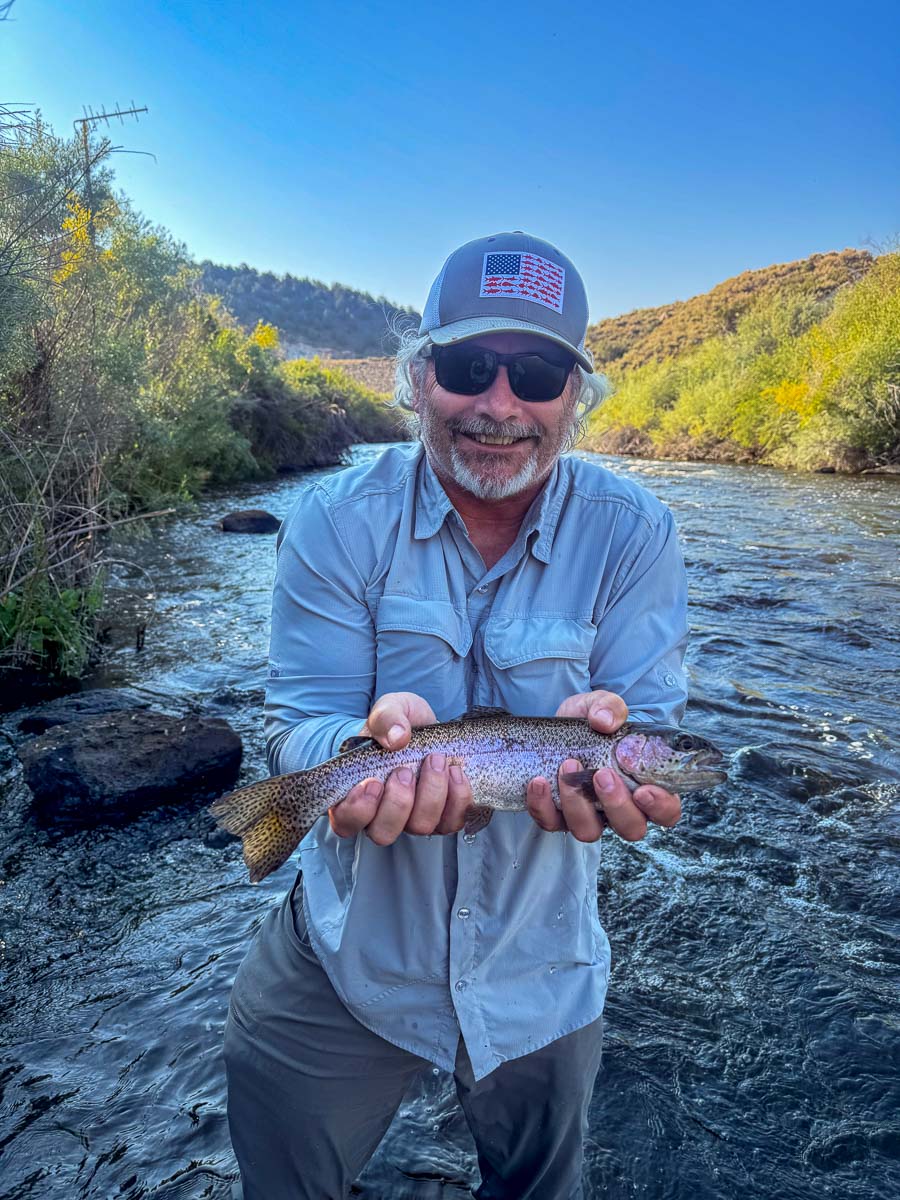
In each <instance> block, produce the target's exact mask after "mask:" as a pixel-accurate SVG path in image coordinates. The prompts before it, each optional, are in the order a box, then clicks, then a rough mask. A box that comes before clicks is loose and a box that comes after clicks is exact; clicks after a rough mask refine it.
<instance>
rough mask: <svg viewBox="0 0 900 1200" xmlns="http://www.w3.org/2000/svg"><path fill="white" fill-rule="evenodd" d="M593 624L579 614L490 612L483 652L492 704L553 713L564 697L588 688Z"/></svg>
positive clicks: (526, 713)
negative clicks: (492, 613)
mask: <svg viewBox="0 0 900 1200" xmlns="http://www.w3.org/2000/svg"><path fill="white" fill-rule="evenodd" d="M596 637H597V628H596V626H595V625H594V624H593V623H592V622H591V621H587V620H581V619H580V618H578V617H538V616H522V617H509V616H502V615H499V614H498V615H496V616H492V617H491V618H490V619H489V620H488V621H487V624H486V626H485V632H484V653H485V657H486V658H487V659H488V660H489V662H490V663H491V666H492V669H493V670H492V674H493V680H492V683H493V688H492V691H493V693H494V695H493V697H492V703H495V704H499V705H500V706H501V707H503V708H508V709H509V710H510V711H511V712H515V713H521V714H522V715H523V716H529V715H534V716H552V715H553V713H554V712H555V711H556V709H557V708H558V707H559V705H560V704H561V703H562V702H563V700H565V699H567V698H568V697H569V696H574V695H575V693H576V692H588V691H590V689H591V666H590V658H591V651H592V649H593V647H594V642H595V640H596Z"/></svg>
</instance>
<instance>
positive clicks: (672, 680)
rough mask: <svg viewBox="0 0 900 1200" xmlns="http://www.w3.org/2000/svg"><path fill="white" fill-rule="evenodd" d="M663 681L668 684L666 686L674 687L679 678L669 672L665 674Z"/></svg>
mask: <svg viewBox="0 0 900 1200" xmlns="http://www.w3.org/2000/svg"><path fill="white" fill-rule="evenodd" d="M663 683H664V684H665V685H666V687H674V686H675V684H676V683H677V680H676V679H675V676H674V675H672V674H668V675H664V676H663Z"/></svg>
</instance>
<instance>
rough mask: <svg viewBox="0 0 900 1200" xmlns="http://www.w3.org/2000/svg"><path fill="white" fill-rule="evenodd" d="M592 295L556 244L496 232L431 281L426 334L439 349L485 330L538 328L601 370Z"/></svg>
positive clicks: (470, 245)
mask: <svg viewBox="0 0 900 1200" xmlns="http://www.w3.org/2000/svg"><path fill="white" fill-rule="evenodd" d="M587 323H588V307H587V295H586V293H585V290H584V283H583V282H582V279H581V276H580V275H579V274H578V272H577V271H576V270H575V267H574V266H573V264H572V263H571V261H570V260H569V259H568V258H566V256H565V255H564V254H562V253H561V252H560V251H559V250H557V248H556V247H555V246H551V244H550V243H549V242H544V241H542V240H541V239H540V238H536V237H532V236H531V235H530V234H528V233H523V232H522V231H521V230H520V229H517V230H514V231H513V232H512V233H495V234H492V235H491V236H490V237H483V238H476V239H475V241H473V242H466V244H465V245H464V246H460V248H459V249H458V250H454V251H453V253H452V254H451V255H450V257H449V258H448V259H447V261H446V262H445V263H444V265H443V267H442V268H441V270H440V273H439V274H438V277H437V279H435V281H434V283H433V284H432V285H431V291H430V292H429V293H428V300H427V301H426V303H425V311H424V313H423V314H422V324H421V325H420V326H419V333H420V335H424V334H426V333H427V334H428V335H429V336H430V338H431V340H432V341H433V342H435V343H436V344H437V345H438V346H448V345H450V344H451V343H453V342H465V341H468V340H469V339H470V338H474V337H478V335H479V334H482V333H519V332H523V333H536V334H538V335H539V336H540V337H545V338H549V339H550V341H551V342H556V343H557V344H558V345H560V346H565V348H566V349H567V350H569V351H571V353H572V354H573V355H574V356H575V358H576V359H577V360H578V363H579V365H580V366H582V367H583V368H584V369H585V371H591V372H592V371H593V370H594V364H593V361H592V359H591V353H590V351H589V350H586V349H585V345H584V336H585V333H586V332H587Z"/></svg>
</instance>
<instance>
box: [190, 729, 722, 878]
mask: <svg viewBox="0 0 900 1200" xmlns="http://www.w3.org/2000/svg"><path fill="white" fill-rule="evenodd" d="M435 752H440V753H441V754H444V755H446V759H447V765H448V766H451V765H453V764H454V763H456V764H458V765H459V766H460V767H462V769H463V771H464V772H465V774H466V777H467V779H468V780H469V783H470V784H471V787H472V795H473V798H474V801H475V803H474V805H473V806H472V808H470V809H469V812H468V813H467V824H466V830H467V832H470V833H472V832H477V830H478V829H480V828H483V827H484V826H485V825H486V824H487V822H488V821H489V820H490V818H491V817H492V816H493V813H494V812H495V811H500V812H524V811H525V809H526V804H525V789H526V786H527V784H528V782H529V780H531V779H534V778H535V777H536V776H538V775H542V776H544V777H545V778H546V779H547V780H549V782H550V785H551V788H552V790H553V799H554V802H555V803H556V805H557V807H559V791H558V787H557V775H558V772H559V767H560V764H561V763H562V762H563V761H564V760H565V759H567V758H574V759H577V760H578V761H579V762H580V763H581V764H582V765H583V768H584V769H583V770H581V771H574V772H572V773H571V774H568V775H564V776H563V779H564V781H565V782H566V783H568V784H570V785H571V786H572V787H580V788H582V790H583V791H584V793H585V795H586V796H587V797H588V798H589V799H590V800H592V801H593V802H594V803H595V804H596V805H597V808H598V810H599V809H600V808H601V805H600V803H599V801H598V800H597V796H596V793H595V792H594V788H593V783H592V780H593V775H594V772H595V771H598V770H600V768H601V767H610V768H612V770H614V771H616V772H618V774H619V775H621V777H622V778H623V779H624V781H625V783H626V784H627V786H628V787H629V789H630V790H631V791H634V789H635V788H636V787H638V786H639V785H640V784H643V783H655V784H659V785H660V786H661V787H664V788H666V789H667V790H669V791H673V792H674V791H677V792H687V791H690V790H694V789H697V788H707V787H714V786H715V785H716V784H719V783H722V782H723V781H724V780H725V779H726V778H727V773H726V771H725V770H724V769H723V767H722V763H723V761H724V760H723V755H722V752H721V751H720V750H718V749H717V748H716V747H715V746H714V745H713V744H712V742H709V741H707V740H706V738H703V737H698V736H697V735H696V734H692V733H688V732H686V731H685V730H683V729H676V728H673V727H670V726H667V725H638V724H634V723H630V722H629V723H626V724H625V725H623V726H622V727H621V728H620V729H618V730H617V731H616V732H615V733H612V734H604V733H598V732H597V731H596V730H594V729H592V728H591V726H590V725H589V724H588V723H587V721H585V720H582V719H580V718H575V717H516V716H511V715H510V714H509V713H505V712H499V711H495V710H489V711H485V710H478V711H476V712H471V713H467V714H465V715H464V716H462V717H459V718H457V719H456V720H454V721H444V722H440V723H438V724H435V725H424V726H420V727H417V728H414V729H413V731H412V735H411V737H410V740H409V744H408V745H407V746H405V747H404V748H403V749H402V750H386V749H384V747H382V746H381V745H379V743H378V742H376V741H374V740H373V739H371V738H367V737H354V738H349V739H348V740H347V741H346V742H344V743H343V744H342V745H341V747H340V752H339V753H338V754H337V755H335V757H334V758H329V759H327V760H326V761H325V762H322V763H319V765H318V766H315V767H310V768H308V769H307V770H305V771H292V772H291V773H290V774H287V775H276V776H274V777H272V778H270V779H265V780H263V781H262V782H260V783H251V784H249V785H248V786H247V787H243V788H239V789H238V790H237V791H234V792H230V793H229V794H228V795H227V796H222V797H220V798H219V799H218V800H217V801H216V802H215V804H213V805H212V807H211V808H210V812H211V813H212V815H213V816H214V817H215V818H216V821H217V823H218V825H219V827H220V828H221V829H226V830H227V831H228V832H229V833H232V834H234V835H236V836H237V837H240V838H241V840H242V842H243V853H244V862H245V863H246V864H247V868H248V870H249V872H250V882H251V883H258V882H259V881H260V880H262V879H265V877H266V876H267V875H269V874H271V873H272V871H276V870H277V869H278V868H279V867H280V866H282V864H283V863H285V862H287V860H288V859H289V858H290V856H291V854H293V852H294V850H295V849H296V848H297V846H299V844H300V842H301V841H302V840H303V838H304V837H305V836H306V835H307V833H308V832H309V831H310V829H312V827H313V825H315V823H316V822H317V821H318V820H319V818H320V817H321V816H323V815H324V814H325V813H326V812H327V811H328V810H329V809H330V808H332V807H333V806H334V805H335V804H337V803H338V801H340V800H342V799H343V798H344V796H346V794H347V792H349V791H350V789H351V788H352V787H354V786H355V785H356V784H358V783H362V782H363V780H367V779H377V780H379V781H381V782H384V781H385V780H386V779H387V777H388V775H389V774H390V773H391V771H394V770H396V769H397V768H398V767H403V766H408V767H411V768H412V769H413V771H414V772H418V769H419V767H420V766H421V764H422V762H423V760H424V759H425V758H426V756H427V755H429V754H433V753H435Z"/></svg>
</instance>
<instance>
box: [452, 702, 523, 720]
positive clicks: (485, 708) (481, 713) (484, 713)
mask: <svg viewBox="0 0 900 1200" xmlns="http://www.w3.org/2000/svg"><path fill="white" fill-rule="evenodd" d="M510 716H512V713H511V712H510V711H509V709H508V708H497V707H494V706H492V705H490V704H474V705H473V706H472V707H471V708H470V709H469V710H468V711H467V712H464V713H463V715H462V716H461V717H460V718H459V720H460V721H477V720H478V718H479V717H510Z"/></svg>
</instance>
